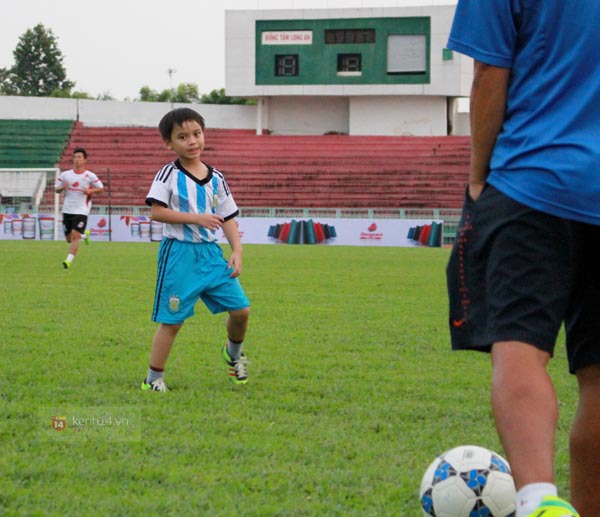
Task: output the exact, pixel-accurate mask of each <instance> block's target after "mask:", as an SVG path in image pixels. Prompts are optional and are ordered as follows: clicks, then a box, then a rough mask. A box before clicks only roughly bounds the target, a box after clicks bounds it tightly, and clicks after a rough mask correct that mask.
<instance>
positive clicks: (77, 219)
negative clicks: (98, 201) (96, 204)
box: [63, 214, 88, 235]
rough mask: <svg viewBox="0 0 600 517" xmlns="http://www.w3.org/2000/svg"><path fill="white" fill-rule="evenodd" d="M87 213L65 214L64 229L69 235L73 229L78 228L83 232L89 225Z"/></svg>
mask: <svg viewBox="0 0 600 517" xmlns="http://www.w3.org/2000/svg"><path fill="white" fill-rule="evenodd" d="M87 220H88V218H87V215H82V214H63V231H64V232H65V235H69V234H70V233H71V230H77V231H78V232H79V233H81V234H83V232H85V227H86V226H87Z"/></svg>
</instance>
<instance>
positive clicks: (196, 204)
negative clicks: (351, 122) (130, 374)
mask: <svg viewBox="0 0 600 517" xmlns="http://www.w3.org/2000/svg"><path fill="white" fill-rule="evenodd" d="M204 127H205V126H204V119H203V118H202V116H201V115H200V114H199V113H197V112H196V111H194V110H192V109H190V108H178V109H175V110H172V111H170V112H169V113H167V114H166V115H165V116H164V117H163V118H162V119H161V121H160V123H159V130H160V133H161V136H162V138H163V141H164V142H165V144H166V145H167V147H169V148H170V149H172V150H173V151H174V152H175V153H176V154H177V156H178V158H177V160H176V161H174V162H172V163H169V164H167V165H165V166H164V167H162V168H161V169H160V170H159V171H158V173H157V174H156V176H155V178H154V182H153V183H152V186H151V187H150V191H149V192H148V196H147V197H146V203H147V204H148V205H150V206H151V207H152V212H151V215H152V218H153V219H154V220H155V221H160V222H162V223H163V225H164V226H163V228H164V230H163V240H162V242H161V244H160V248H159V251H158V274H157V281H156V292H155V297H154V311H153V314H152V321H155V322H157V323H160V326H159V327H158V329H157V330H156V332H155V334H154V338H153V340H152V348H151V350H150V365H149V368H148V372H147V375H146V378H145V379H144V381H143V382H142V390H152V391H167V387H166V385H165V383H164V380H163V374H164V368H165V365H166V362H167V359H168V357H169V353H170V351H171V347H172V346H173V343H174V341H175V338H176V337H177V334H178V332H179V330H180V329H181V327H182V325H183V323H184V322H185V320H187V319H188V318H190V317H191V316H193V314H194V306H195V304H196V302H197V301H198V299H202V301H203V302H204V304H205V305H206V306H207V308H208V309H209V310H210V311H211V312H212V313H213V314H216V313H221V312H228V313H229V317H228V319H227V337H228V340H227V344H226V345H225V346H224V347H223V348H222V350H221V353H222V356H223V359H224V360H225V362H226V363H227V366H228V368H229V378H230V379H231V381H233V382H234V383H236V384H245V383H246V382H247V379H248V373H247V369H246V364H247V361H246V356H245V355H244V353H243V352H242V344H243V341H244V337H245V335H246V328H247V325H248V317H249V315H250V302H249V300H248V297H247V296H246V294H245V293H244V290H243V289H242V286H241V284H240V282H239V279H238V278H237V277H238V276H239V275H240V273H241V271H242V244H241V242H240V237H239V233H238V229H237V223H236V221H235V216H237V215H238V212H239V211H238V207H237V205H236V204H235V201H234V200H233V196H232V195H231V192H230V190H229V187H228V186H227V182H226V181H225V178H224V177H223V174H222V173H221V172H219V171H218V170H216V169H214V168H213V167H211V166H210V165H207V164H205V163H204V162H203V161H202V160H201V158H200V157H201V154H202V151H203V150H204ZM219 229H222V230H223V233H224V234H225V237H227V241H228V242H229V245H230V246H231V254H230V256H229V259H228V260H226V259H225V258H224V257H223V251H222V250H221V247H220V246H219V244H218V242H217V234H216V232H217V230H219Z"/></svg>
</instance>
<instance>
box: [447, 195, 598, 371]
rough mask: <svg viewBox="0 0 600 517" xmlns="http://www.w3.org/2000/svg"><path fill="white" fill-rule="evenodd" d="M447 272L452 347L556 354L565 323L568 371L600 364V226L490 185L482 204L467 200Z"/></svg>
mask: <svg viewBox="0 0 600 517" xmlns="http://www.w3.org/2000/svg"><path fill="white" fill-rule="evenodd" d="M446 273H447V281H448V297H449V302H450V322H449V323H450V334H451V337H452V348H453V349H455V350H461V349H472V350H481V351H490V349H491V346H492V344H493V343H496V342H500V341H522V342H525V343H529V344H531V345H534V346H536V347H537V348H539V349H541V350H545V351H547V352H549V353H550V354H553V352H554V346H555V342H556V337H557V335H558V332H559V330H560V327H561V324H562V323H563V322H564V323H565V329H566V335H567V355H568V359H569V370H570V371H571V372H572V373H573V372H575V371H576V370H578V369H579V368H582V367H585V366H590V365H592V364H598V363H600V226H594V225H589V224H584V223H578V222H575V221H570V220H566V219H561V218H559V217H555V216H552V215H549V214H545V213H542V212H539V211H537V210H534V209H532V208H529V207H527V206H525V205H522V204H520V203H518V202H516V201H514V200H513V199H511V198H509V197H508V196H506V195H504V194H503V193H501V192H500V191H498V190H497V189H495V188H494V187H492V186H491V185H489V184H488V185H486V187H485V189H484V191H483V192H482V194H481V196H480V197H479V198H478V200H477V201H476V202H474V201H473V200H472V199H471V198H470V197H469V195H468V194H467V195H466V197H465V204H464V207H463V214H462V218H461V222H460V224H459V228H458V232H457V236H456V241H455V243H454V247H453V249H452V254H451V256H450V260H449V262H448V266H447V269H446Z"/></svg>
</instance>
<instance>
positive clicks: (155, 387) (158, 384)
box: [142, 377, 169, 391]
mask: <svg viewBox="0 0 600 517" xmlns="http://www.w3.org/2000/svg"><path fill="white" fill-rule="evenodd" d="M148 390H151V391H169V388H167V385H166V384H165V381H164V379H163V378H162V377H160V378H158V379H156V380H155V381H152V382H149V383H148V382H146V379H144V381H143V382H142V391H148Z"/></svg>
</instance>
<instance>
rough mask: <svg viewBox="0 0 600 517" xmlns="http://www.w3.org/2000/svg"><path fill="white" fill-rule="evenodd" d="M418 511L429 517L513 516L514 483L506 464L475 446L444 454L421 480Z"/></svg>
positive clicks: (433, 463) (455, 449)
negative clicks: (421, 510)
mask: <svg viewBox="0 0 600 517" xmlns="http://www.w3.org/2000/svg"><path fill="white" fill-rule="evenodd" d="M420 498H421V508H422V509H423V515H425V516H430V517H513V516H514V515H515V484H514V481H513V478H512V474H511V472H510V466H509V465H508V462H507V461H506V460H505V459H504V458H502V456H500V455H499V454H496V453H495V452H492V451H490V450H488V449H485V448H483V447H477V446H476V445H463V446H460V447H455V448H454V449H450V450H449V451H446V452H445V453H444V454H442V455H440V456H438V457H437V458H436V459H435V460H434V461H433V462H432V463H431V465H429V467H428V468H427V470H426V471H425V475H424V476H423V480H422V481H421V490H420Z"/></svg>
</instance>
